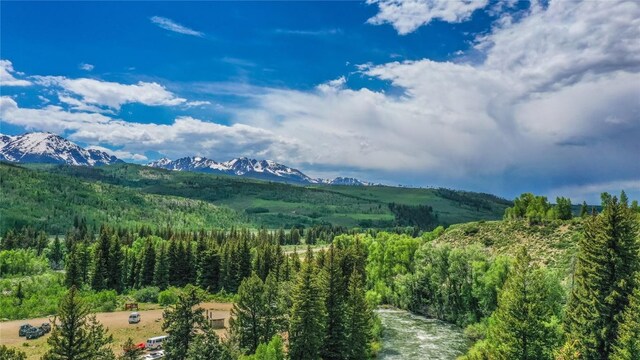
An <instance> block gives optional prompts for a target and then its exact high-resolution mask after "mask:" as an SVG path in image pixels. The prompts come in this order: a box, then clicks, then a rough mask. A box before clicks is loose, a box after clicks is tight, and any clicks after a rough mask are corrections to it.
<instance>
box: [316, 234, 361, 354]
mask: <svg viewBox="0 0 640 360" xmlns="http://www.w3.org/2000/svg"><path fill="white" fill-rule="evenodd" d="M326 260H327V268H326V274H325V289H326V293H327V296H326V299H325V307H326V309H327V324H326V334H325V339H324V345H323V347H322V358H323V359H325V360H331V359H344V357H345V354H348V353H349V349H350V348H351V347H352V346H353V345H354V344H353V343H349V339H348V332H347V329H346V319H345V317H346V315H347V309H346V306H345V299H344V291H343V289H344V287H343V284H344V279H343V277H342V269H341V268H340V264H339V262H338V259H337V256H336V250H335V248H334V246H333V244H331V247H330V248H329V254H328V258H327V259H326Z"/></svg>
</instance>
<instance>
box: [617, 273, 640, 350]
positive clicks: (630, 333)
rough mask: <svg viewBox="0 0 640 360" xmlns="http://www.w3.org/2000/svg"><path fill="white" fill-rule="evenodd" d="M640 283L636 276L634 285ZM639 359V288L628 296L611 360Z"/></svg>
mask: <svg viewBox="0 0 640 360" xmlns="http://www.w3.org/2000/svg"><path fill="white" fill-rule="evenodd" d="M639 276H640V275H639ZM638 282H640V279H638V276H636V283H638ZM638 359H640V287H639V286H637V287H636V289H635V290H634V292H633V294H632V295H631V296H630V299H629V305H627V308H626V310H625V311H624V313H623V314H622V316H621V319H620V328H619V330H618V339H617V340H616V343H615V345H614V346H613V354H612V355H611V360H638Z"/></svg>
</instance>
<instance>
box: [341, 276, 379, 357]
mask: <svg viewBox="0 0 640 360" xmlns="http://www.w3.org/2000/svg"><path fill="white" fill-rule="evenodd" d="M372 324H373V313H372V311H371V309H370V308H369V305H368V304H367V301H366V298H365V289H364V284H363V282H362V274H360V273H358V272H357V271H354V272H352V273H351V277H350V278H349V292H348V295H347V326H346V332H347V335H348V347H347V349H346V350H347V351H346V352H345V353H346V354H347V356H346V358H347V359H353V360H364V359H368V358H369V344H370V342H371V339H372V334H371V328H372ZM343 358H344V357H343Z"/></svg>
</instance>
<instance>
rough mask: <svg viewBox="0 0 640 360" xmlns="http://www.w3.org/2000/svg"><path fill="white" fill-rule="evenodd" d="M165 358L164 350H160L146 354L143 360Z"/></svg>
mask: <svg viewBox="0 0 640 360" xmlns="http://www.w3.org/2000/svg"><path fill="white" fill-rule="evenodd" d="M163 358H164V350H158V351H154V352H151V353H148V354H146V355H144V356H143V357H142V358H141V360H156V359H163Z"/></svg>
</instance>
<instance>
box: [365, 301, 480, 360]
mask: <svg viewBox="0 0 640 360" xmlns="http://www.w3.org/2000/svg"><path fill="white" fill-rule="evenodd" d="M377 313H378V316H380V319H381V320H382V325H383V328H384V332H383V335H382V351H381V352H380V354H379V359H384V360H455V359H456V358H457V357H458V356H460V355H463V354H464V353H465V351H466V350H467V349H468V348H469V341H468V340H467V338H466V337H465V336H464V334H463V332H462V329H460V328H459V327H457V326H455V325H451V324H448V323H445V322H442V321H439V320H434V319H427V318H425V317H423V316H419V315H415V314H411V313H410V312H407V311H404V310H395V309H379V310H377Z"/></svg>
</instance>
